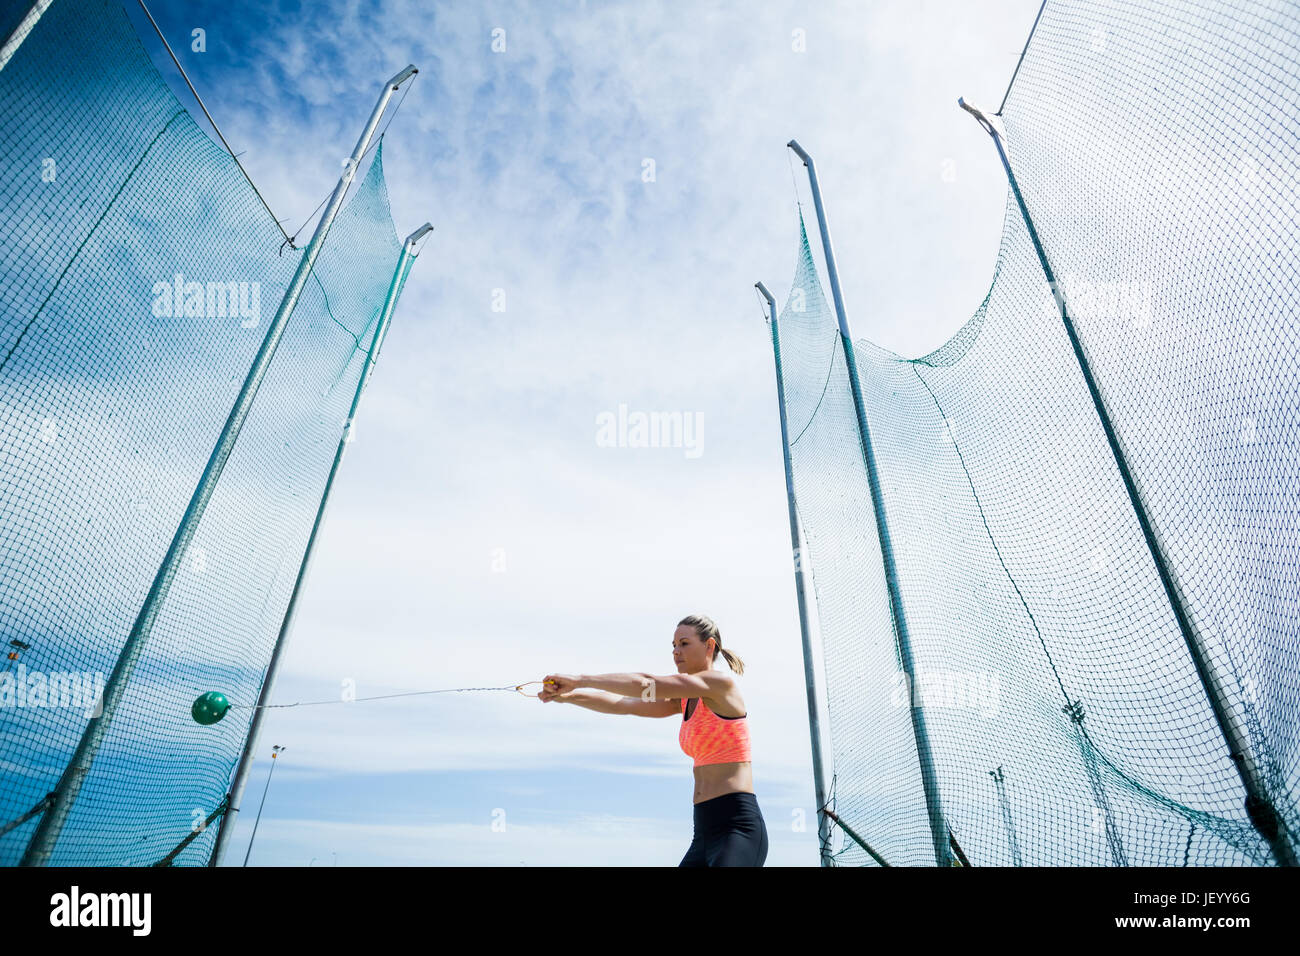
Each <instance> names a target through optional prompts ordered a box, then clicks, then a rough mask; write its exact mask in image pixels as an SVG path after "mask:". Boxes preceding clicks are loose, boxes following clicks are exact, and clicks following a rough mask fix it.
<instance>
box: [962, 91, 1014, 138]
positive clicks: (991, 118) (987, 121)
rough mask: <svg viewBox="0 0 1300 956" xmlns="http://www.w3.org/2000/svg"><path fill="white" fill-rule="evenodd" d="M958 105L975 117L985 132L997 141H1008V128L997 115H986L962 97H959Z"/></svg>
mask: <svg viewBox="0 0 1300 956" xmlns="http://www.w3.org/2000/svg"><path fill="white" fill-rule="evenodd" d="M957 105H958V106H960V107H961V108H962V109H964V110H965V111H966V112H967V113H969V114H970V115H971V116H973V117H975V120H976V122H978V123H979V124H980V126H983V127H984V131H985V132H986V133H988V134H989V135H990V136H992V137H995V138H996V139H1001V140H1006V138H1007V128H1006V126H1005V125H1004V124H1003V122H1002V117H1001V116H999V115H998V114H996V113H985V112H984V111H983V110H982V109H980V108H979V107H978V106H976V105H975V104H974V103H967V102H966V100H965V99H963V98H962V97H960V96H959V97H957Z"/></svg>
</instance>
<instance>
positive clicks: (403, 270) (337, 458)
mask: <svg viewBox="0 0 1300 956" xmlns="http://www.w3.org/2000/svg"><path fill="white" fill-rule="evenodd" d="M432 229H433V226H431V225H429V224H428V223H427V222H426V223H425V224H424V225H423V226H421V227H420V228H419V229H417V230H415V232H413V233H411V234H410V235H409V236H407V237H406V241H405V242H404V243H402V253H401V255H400V256H398V257H397V268H396V269H394V270H393V280H392V282H391V283H389V286H388V295H387V296H386V297H385V299H384V307H383V309H382V311H381V312H380V315H379V321H378V322H377V323H376V325H375V334H374V336H373V337H372V338H371V341H370V351H369V352H368V353H367V355H366V365H365V368H364V369H362V371H361V378H360V379H359V380H358V382H357V391H356V394H355V395H354V396H353V397H352V407H351V408H350V409H348V419H347V422H346V424H345V425H344V429H343V435H342V437H340V439H339V447H338V450H337V451H335V452H334V463H333V464H332V465H331V466H330V473H329V477H328V478H327V479H326V480H325V490H324V491H323V492H322V493H321V499H320V505H319V506H318V507H317V509H316V520H315V522H314V523H313V524H312V526H311V535H310V536H309V537H308V538H307V547H306V550H305V551H304V552H303V556H302V564H301V565H299V567H298V578H297V580H295V581H294V583H293V593H292V594H291V595H290V596H289V604H288V607H287V608H286V609H285V612H284V621H283V622H282V623H281V625H280V634H279V636H278V637H277V638H276V640H275V649H274V650H273V651H272V652H271V662H270V663H269V664H268V665H267V668H266V676H265V677H264V678H263V680H262V690H261V693H260V694H259V695H258V697H257V706H256V707H255V708H254V709H253V719H252V723H251V725H250V726H249V730H248V737H247V739H246V740H245V741H244V752H243V753H242V754H240V757H239V765H238V767H236V768H235V777H234V781H233V783H232V784H231V786H230V794H229V801H230V808H229V809H228V810H227V811H226V813H225V815H224V816H223V817H222V818H221V828H220V829H219V830H218V831H217V841H216V844H215V845H214V846H213V848H212V856H211V857H210V858H209V860H208V866H220V865H221V858H222V855H223V854H224V853H225V851H226V848H227V846H228V845H229V842H230V837H231V834H233V833H234V830H235V823H236V820H237V817H238V814H239V807H240V804H241V802H242V801H243V799H244V787H245V786H246V785H247V783H248V774H249V771H251V770H252V766H253V752H254V751H255V750H256V748H257V738H258V735H259V734H260V733H261V730H262V716H263V714H265V713H266V705H267V704H269V703H270V701H271V694H272V693H273V691H274V689H275V679H276V676H277V675H278V674H279V673H280V659H281V657H282V655H283V653H284V648H285V645H286V644H287V643H288V640H289V632H290V630H291V628H292V625H293V616H294V611H295V610H296V609H297V607H298V595H299V593H300V592H301V591H302V583H303V581H304V580H305V579H306V577H307V568H308V565H309V564H310V562H311V557H312V553H313V552H314V550H315V546H316V535H317V533H318V532H319V531H320V528H321V524H322V523H323V521H324V519H325V505H326V502H328V501H329V497H330V491H331V489H333V487H334V476H335V475H337V474H338V471H339V465H340V464H341V463H342V462H343V451H344V449H346V448H347V446H348V442H349V441H350V440H351V430H352V422H353V420H354V419H355V418H356V415H357V407H358V406H359V405H360V404H361V393H362V392H364V391H365V389H366V385H367V383H368V382H369V381H370V373H371V372H372V371H373V370H374V367H375V362H376V361H377V360H378V358H379V349H380V346H382V345H383V343H384V336H385V335H386V334H387V332H388V324H389V322H390V321H391V320H392V317H393V310H394V309H395V308H396V306H397V298H398V296H400V295H401V293H402V286H403V285H405V283H406V276H407V273H408V272H410V270H411V263H412V262H414V261H415V256H416V252H415V244H416V242H418V241H419V240H420V239H421V238H422V237H423V236H424V235H425V233H427V232H430V231H431V230H432Z"/></svg>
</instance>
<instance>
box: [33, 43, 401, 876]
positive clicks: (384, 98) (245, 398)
mask: <svg viewBox="0 0 1300 956" xmlns="http://www.w3.org/2000/svg"><path fill="white" fill-rule="evenodd" d="M416 72H417V71H416V69H415V67H414V66H408V67H406V69H404V70H402V71H401V72H400V73H398V74H397V75H396V76H394V77H393V78H392V79H391V80H389V81H388V82H387V83H385V84H384V89H383V92H382V93H381V94H380V96H379V100H378V102H377V103H376V104H375V108H374V110H373V111H371V114H370V119H369V120H368V121H367V122H366V126H365V129H364V130H363V131H362V133H361V137H360V138H359V139H358V140H357V145H356V146H355V147H354V148H353V150H352V155H351V156H350V157H349V158H348V160H347V162H346V163H345V165H344V169H343V175H342V176H340V177H339V181H338V184H337V185H336V186H335V187H334V192H333V194H332V195H331V196H330V198H329V202H328V203H327V205H326V207H325V211H324V212H323V213H322V214H321V217H320V220H319V221H318V222H317V223H316V230H315V232H313V233H312V237H311V242H310V243H309V244H308V246H307V249H306V251H305V252H304V253H303V255H302V258H301V259H299V260H298V268H297V269H296V270H295V271H294V274H293V279H292V280H291V281H290V283H289V288H288V289H287V290H286V291H285V294H284V298H283V299H281V301H280V307H279V309H277V310H276V313H275V318H274V319H273V320H272V321H271V326H270V328H268V329H267V331H266V337H265V338H264V339H263V340H262V346H261V348H260V349H259V350H258V352H257V355H256V357H255V358H254V359H253V364H252V367H251V368H250V369H249V370H248V376H247V377H246V378H245V379H244V384H243V386H242V387H241V389H240V391H239V397H238V398H237V399H236V400H235V404H234V407H233V408H231V410H230V415H229V417H228V418H227V419H226V424H225V427H224V428H222V430H221V437H220V438H218V439H217V444H216V447H214V448H213V449H212V455H211V457H210V458H209V459H208V463H207V466H206V467H205V468H204V470H203V476H202V477H201V478H200V479H199V484H198V487H197V488H195V489H194V494H193V496H192V497H191V498H190V503H189V506H188V507H187V508H186V509H185V515H184V517H183V518H182V519H181V523H180V526H179V527H178V528H177V529H176V535H175V537H174V538H173V539H172V543H171V546H170V547H169V548H168V549H167V554H166V555H165V556H164V557H163V560H162V565H161V566H160V567H159V568H158V573H157V574H156V575H155V576H154V580H153V584H152V585H151V586H150V588H149V593H148V595H147V596H146V597H145V600H144V604H143V606H142V607H141V608H140V613H139V616H138V617H136V620H135V623H134V625H132V627H131V633H130V634H129V635H128V637H127V639H126V643H125V644H124V645H123V647H122V651H121V653H120V654H119V655H118V658H117V663H116V665H114V667H113V673H112V674H111V675H110V676H109V679H108V681H107V683H106V685H105V687H104V692H103V708H102V710H101V711H100V713H99V714H98V715H97V716H94V717H91V718H90V721H89V723H88V724H87V726H86V729H85V731H84V732H83V733H82V736H81V741H80V742H79V743H78V744H77V749H76V751H75V753H73V755H72V759H71V760H69V761H68V765H67V767H65V768H64V771H63V775H62V776H61V777H60V778H59V783H58V786H57V787H56V788H55V791H54V794H55V795H54V801H53V804H52V805H51V806H50V807H49V808H48V809H47V810H46V811H45V814H44V815H43V816H42V817H41V822H40V823H39V824H38V825H37V827H36V830H35V832H34V833H33V834H32V837H31V840H30V841H29V843H28V844H27V850H26V852H25V853H24V854H23V858H22V861H21V863H20V865H21V866H44V865H46V864H47V863H48V862H49V859H50V855H51V854H52V853H53V852H54V846H55V844H56V843H57V842H58V839H59V835H60V834H61V833H62V831H63V827H64V824H65V823H66V822H67V819H68V815H69V813H70V812H71V811H72V806H73V804H74V803H75V802H76V800H77V795H78V794H79V793H80V792H81V787H82V784H83V783H84V782H85V779H86V776H87V775H88V774H89V772H90V768H91V765H92V764H93V763H94V761H95V757H96V755H97V754H98V752H99V747H100V744H101V743H102V742H103V738H104V735H105V733H106V732H107V730H108V725H109V724H110V723H111V722H112V719H113V716H114V714H116V712H117V708H118V706H119V704H120V703H121V700H122V697H123V695H124V694H125V692H126V686H127V683H128V682H129V681H130V679H131V674H132V672H133V671H134V670H135V665H136V662H137V661H138V659H139V657H140V655H141V653H142V652H143V651H144V647H145V644H146V643H147V641H148V638H149V634H150V632H151V630H152V629H153V625H154V621H155V619H156V618H157V616H158V613H159V611H160V610H161V609H162V605H163V602H164V601H165V600H166V598H167V594H168V592H169V591H170V590H171V586H172V582H173V581H174V579H175V577H176V573H177V571H178V570H179V569H180V564H181V561H183V560H184V558H185V554H186V552H187V550H188V548H189V545H190V542H191V541H192V540H193V538H194V534H195V532H196V531H197V530H198V526H199V522H200V521H201V520H202V518H203V514H204V511H205V510H206V509H207V506H208V501H209V500H210V499H211V497H212V494H213V492H214V491H215V490H216V486H217V482H218V480H219V479H220V478H221V473H222V470H223V469H224V468H225V467H226V462H227V461H228V460H229V458H230V455H231V452H233V451H234V448H235V442H236V441H237V440H238V438H239V433H240V430H241V429H242V428H243V427H244V422H245V420H246V419H247V418H248V415H249V412H250V411H251V410H252V406H253V399H254V398H256V397H257V391H258V388H259V387H260V386H261V384H262V380H263V379H264V378H265V377H266V373H267V370H268V369H269V368H270V365H271V359H272V358H273V357H274V356H275V350H276V348H277V346H279V344H280V339H281V337H282V336H283V335H284V330H285V327H286V326H287V325H288V323H289V317H290V316H291V315H292V314H293V310H294V307H295V306H296V305H297V304H298V296H299V295H300V294H301V292H302V288H303V286H304V285H305V284H306V282H307V277H308V276H309V275H310V274H311V270H312V267H313V266H314V265H315V263H316V259H317V257H318V256H319V255H320V250H321V245H322V244H323V243H324V241H325V236H326V235H327V234H328V233H329V230H330V226H331V225H332V224H333V222H334V217H335V216H336V215H337V214H338V211H339V208H340V207H341V206H342V205H343V197H344V195H345V194H346V193H347V190H348V186H349V185H351V183H352V180H353V178H354V177H355V176H356V172H357V166H358V164H359V163H360V162H361V158H362V157H363V156H364V155H365V154H366V150H367V149H368V148H369V146H370V140H371V139H372V138H373V136H374V133H375V129H376V128H377V127H378V126H379V120H380V118H381V117H382V116H383V114H384V109H385V108H386V107H387V105H388V101H389V100H390V99H391V98H392V95H393V91H395V90H396V89H397V88H398V87H399V86H401V84H402V83H405V82H406V81H407V80H408V79H410V78H411V77H412V76H414V75H415V74H416Z"/></svg>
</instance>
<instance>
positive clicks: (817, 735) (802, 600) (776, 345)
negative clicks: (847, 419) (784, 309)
mask: <svg viewBox="0 0 1300 956" xmlns="http://www.w3.org/2000/svg"><path fill="white" fill-rule="evenodd" d="M754 288H756V289H758V291H759V292H760V293H762V296H763V298H764V299H766V300H767V308H768V312H769V313H771V316H772V352H773V354H774V355H775V356H776V401H777V406H778V408H779V409H780V411H781V456H782V458H783V459H784V460H785V501H786V507H787V509H788V510H789V512H790V547H791V549H792V550H793V552H794V593H795V596H796V598H797V599H798V602H799V639H800V642H801V643H802V645H803V679H804V690H805V691H806V692H807V695H808V730H809V732H810V733H811V735H812V762H813V790H814V796H815V797H816V798H817V845H818V847H819V849H818V852H817V856H818V859H819V860H820V861H821V865H822V866H830V865H831V864H830V859H829V858H828V856H827V851H828V850H829V849H830V840H831V827H830V819H829V818H828V817H827V816H826V814H825V813H824V812H823V811H824V809H825V808H826V774H825V770H824V764H823V761H822V728H821V718H820V716H819V713H818V708H817V675H816V668H815V666H814V660H813V649H812V637H811V635H810V632H809V628H808V599H807V595H806V589H805V585H804V574H803V569H804V564H805V556H804V552H803V546H802V543H801V539H802V529H801V528H800V526H799V512H798V510H797V507H796V505H795V498H794V469H793V468H792V467H791V464H790V432H789V429H788V427H787V424H786V419H785V375H784V373H783V372H782V370H781V336H780V332H779V331H778V329H777V319H776V299H774V298H772V293H770V292H768V291H767V286H765V285H763V283H761V282H758V283H755V284H754Z"/></svg>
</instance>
